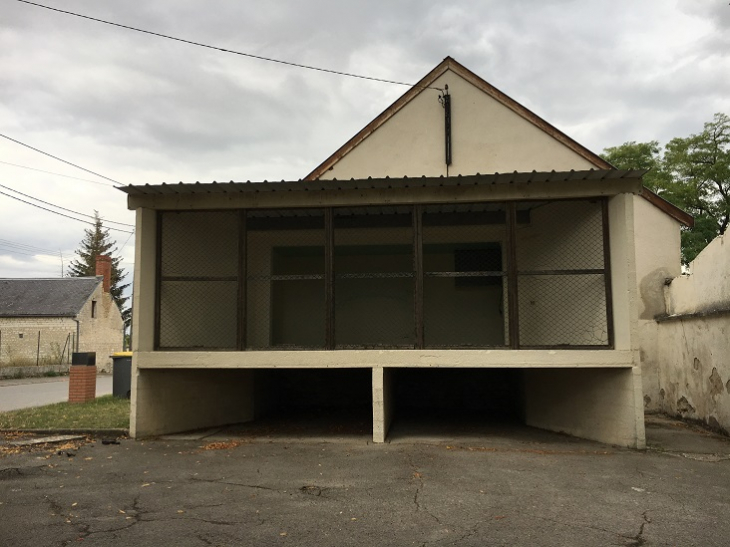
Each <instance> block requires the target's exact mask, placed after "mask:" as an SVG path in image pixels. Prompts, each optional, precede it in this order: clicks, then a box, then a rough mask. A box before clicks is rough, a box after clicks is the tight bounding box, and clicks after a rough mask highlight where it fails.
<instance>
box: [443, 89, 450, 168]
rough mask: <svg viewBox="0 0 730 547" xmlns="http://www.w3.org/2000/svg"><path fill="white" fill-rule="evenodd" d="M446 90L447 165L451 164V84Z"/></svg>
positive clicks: (445, 139) (445, 140) (445, 137)
mask: <svg viewBox="0 0 730 547" xmlns="http://www.w3.org/2000/svg"><path fill="white" fill-rule="evenodd" d="M445 89H446V91H444V131H445V135H444V142H445V147H446V150H445V152H446V165H447V166H449V165H451V95H449V86H446V88H445Z"/></svg>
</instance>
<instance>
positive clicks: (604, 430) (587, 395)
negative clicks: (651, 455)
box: [524, 367, 646, 448]
mask: <svg viewBox="0 0 730 547" xmlns="http://www.w3.org/2000/svg"><path fill="white" fill-rule="evenodd" d="M524 388H525V390H524V394H525V397H524V400H525V423H526V424H527V425H530V426H533V427H539V428H541V429H547V430H549V431H557V432H560V433H568V434H569V435H575V436H576V437H582V438H584V439H591V440H594V441H599V442H603V443H608V444H615V445H619V446H627V447H630V448H645V447H646V439H645V434H644V405H643V400H642V390H641V370H640V369H639V367H633V368H621V369H608V368H603V369H601V368H593V369H552V370H550V369H528V370H525V371H524Z"/></svg>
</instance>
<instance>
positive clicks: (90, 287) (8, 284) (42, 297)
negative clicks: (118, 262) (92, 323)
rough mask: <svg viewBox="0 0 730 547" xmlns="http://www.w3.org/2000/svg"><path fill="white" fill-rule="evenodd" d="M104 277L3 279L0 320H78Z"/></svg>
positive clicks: (1, 280)
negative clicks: (43, 318) (20, 318)
mask: <svg viewBox="0 0 730 547" xmlns="http://www.w3.org/2000/svg"><path fill="white" fill-rule="evenodd" d="M101 282H102V277H101V276H100V277H58V278H52V279H0V317H40V316H45V317H75V316H76V315H77V314H78V313H79V312H80V311H81V308H82V307H83V305H84V303H85V302H86V301H87V300H88V299H89V296H91V293H93V292H94V290H95V289H96V287H97V286H98V285H99V284H100V283H101Z"/></svg>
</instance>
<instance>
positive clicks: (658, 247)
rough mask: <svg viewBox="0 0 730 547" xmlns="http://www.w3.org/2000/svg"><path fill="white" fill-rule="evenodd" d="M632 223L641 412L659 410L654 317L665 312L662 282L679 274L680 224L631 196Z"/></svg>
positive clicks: (657, 357)
mask: <svg viewBox="0 0 730 547" xmlns="http://www.w3.org/2000/svg"><path fill="white" fill-rule="evenodd" d="M633 201H634V210H635V215H634V217H635V223H636V233H637V239H636V280H637V289H638V295H639V298H638V299H637V305H638V310H639V323H638V335H639V349H640V358H641V374H642V384H643V387H644V409H645V410H646V411H649V412H652V411H654V412H656V411H659V410H660V407H661V403H660V400H659V399H660V397H659V390H660V389H661V388H660V385H659V377H660V370H661V361H660V359H659V356H658V353H657V352H658V346H657V340H658V336H659V334H658V329H659V327H658V325H657V322H656V321H655V320H654V317H655V316H657V315H661V314H664V313H666V307H665V302H664V282H665V280H667V279H671V278H673V277H676V276H678V275H679V274H680V273H681V266H680V225H679V222H677V221H676V220H674V219H673V218H672V217H670V216H669V215H667V214H665V213H663V212H662V211H661V210H659V209H658V208H657V207H655V206H654V205H652V204H651V203H649V202H648V201H647V200H645V199H643V198H642V197H641V196H634V198H633Z"/></svg>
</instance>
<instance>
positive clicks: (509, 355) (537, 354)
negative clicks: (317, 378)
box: [134, 349, 638, 369]
mask: <svg viewBox="0 0 730 547" xmlns="http://www.w3.org/2000/svg"><path fill="white" fill-rule="evenodd" d="M134 358H135V366H136V367H137V368H139V369H180V368H184V369H188V368H195V369H200V368H208V369H217V368H218V369H219V368H223V369H236V368H373V367H414V368H424V367H425V368H427V367H445V368H449V367H451V368H490V367H491V368H631V367H633V366H634V365H635V363H638V358H637V356H635V355H634V352H632V351H628V350H501V349H500V350H338V351H216V352H205V351H175V352H171V351H155V352H152V351H150V352H135V354H134Z"/></svg>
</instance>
